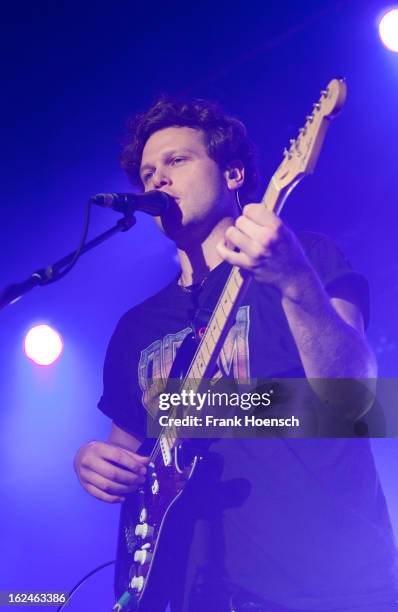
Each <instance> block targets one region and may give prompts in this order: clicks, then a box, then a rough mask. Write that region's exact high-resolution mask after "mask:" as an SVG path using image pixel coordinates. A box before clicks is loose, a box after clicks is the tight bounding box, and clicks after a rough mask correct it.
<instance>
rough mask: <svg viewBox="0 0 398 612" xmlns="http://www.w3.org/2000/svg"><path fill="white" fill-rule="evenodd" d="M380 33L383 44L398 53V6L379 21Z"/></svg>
mask: <svg viewBox="0 0 398 612" xmlns="http://www.w3.org/2000/svg"><path fill="white" fill-rule="evenodd" d="M379 34H380V38H381V41H382V43H383V45H385V46H386V47H387V49H389V50H390V51H395V52H396V53H398V8H394V9H391V10H389V11H387V13H385V14H384V15H383V17H382V18H381V20H380V23H379Z"/></svg>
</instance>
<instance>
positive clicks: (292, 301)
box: [217, 204, 377, 418]
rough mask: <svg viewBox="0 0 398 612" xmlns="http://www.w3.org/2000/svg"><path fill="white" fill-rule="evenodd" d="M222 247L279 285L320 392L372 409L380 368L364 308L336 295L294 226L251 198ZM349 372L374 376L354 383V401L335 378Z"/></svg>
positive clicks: (347, 406)
mask: <svg viewBox="0 0 398 612" xmlns="http://www.w3.org/2000/svg"><path fill="white" fill-rule="evenodd" d="M228 243H230V244H228ZM231 244H232V248H231V246H230V245H231ZM234 247H238V248H239V252H236V251H235V250H234ZM217 248H218V251H219V253H220V255H221V256H222V257H223V258H224V259H225V260H226V261H228V262H229V263H231V264H233V265H237V266H240V267H241V268H243V269H245V270H248V271H249V272H250V273H251V274H252V275H253V276H254V278H256V279H257V280H258V281H259V282H264V283H269V284H272V285H273V286H275V287H276V288H277V289H278V290H279V292H280V295H281V304H282V307H283V310H284V312H285V315H286V318H287V321H288V324H289V327H290V330H291V333H292V336H293V338H294V341H295V343H296V346H297V350H298V352H299V355H300V358H301V361H302V364H303V368H304V371H305V374H306V376H307V378H308V379H309V381H310V382H311V385H312V386H313V388H314V390H315V391H316V392H317V394H318V395H319V396H320V398H321V399H323V400H324V401H328V402H330V403H332V404H333V405H335V406H338V407H339V408H340V407H341V409H342V410H343V411H344V410H348V411H349V413H347V412H346V413H345V415H344V416H348V417H350V418H356V417H358V416H360V415H361V414H363V413H364V412H366V410H367V409H368V408H369V407H370V405H371V403H372V400H373V394H372V391H373V388H374V381H372V379H374V378H375V377H376V375H377V368H376V361H375V358H374V355H373V352H372V351H371V349H370V347H369V345H368V343H367V342H366V339H365V338H364V334H363V321H362V316H361V313H360V312H359V310H358V308H357V307H356V306H355V305H354V304H353V303H351V302H350V301H349V300H347V299H341V298H338V297H336V298H332V299H330V297H329V296H328V294H327V292H326V290H325V289H324V287H323V285H322V283H321V281H320V279H319V278H318V276H317V274H316V272H315V270H314V269H313V267H312V266H311V264H310V262H309V261H308V259H307V256H306V255H305V253H304V251H303V249H302V247H301V245H300V243H299V242H298V240H297V238H296V237H295V235H294V234H293V232H291V230H289V228H288V227H287V226H285V225H284V224H283V223H282V221H281V220H280V219H279V217H277V216H276V215H275V214H274V213H272V212H270V211H268V210H267V209H266V208H265V207H264V206H259V205H258V204H249V205H248V206H245V208H244V211H243V215H242V216H241V217H239V218H238V219H237V220H236V223H235V226H231V227H229V228H228V229H227V231H226V243H224V244H222V243H221V244H219V245H218V246H217ZM344 378H345V379H361V381H362V382H364V379H368V381H367V382H366V385H363V384H362V385H358V384H356V385H351V386H350V389H349V391H350V397H349V400H350V401H349V402H347V387H345V386H344V385H343V384H340V383H337V382H335V381H333V380H332V379H344ZM321 380H322V382H321ZM369 391H370V393H369Z"/></svg>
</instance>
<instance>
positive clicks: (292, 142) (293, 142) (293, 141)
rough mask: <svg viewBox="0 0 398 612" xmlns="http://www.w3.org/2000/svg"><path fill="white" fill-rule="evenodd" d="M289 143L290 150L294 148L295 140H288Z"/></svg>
mask: <svg viewBox="0 0 398 612" xmlns="http://www.w3.org/2000/svg"><path fill="white" fill-rule="evenodd" d="M289 143H290V148H292V147H294V145H295V144H296V140H295V139H294V138H291V139H290V140H289Z"/></svg>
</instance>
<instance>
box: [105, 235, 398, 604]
mask: <svg viewBox="0 0 398 612" xmlns="http://www.w3.org/2000/svg"><path fill="white" fill-rule="evenodd" d="M298 237H299V239H300V241H301V243H302V245H303V248H304V250H305V251H306V253H307V256H308V259H309V261H310V262H311V264H312V265H313V267H314V269H315V270H316V271H317V273H318V275H319V278H320V279H321V281H322V283H323V285H324V286H325V288H326V290H327V291H328V292H329V294H330V295H331V296H337V297H339V296H342V297H345V298H346V299H350V300H351V301H352V302H353V303H355V304H357V305H358V307H359V308H360V309H361V311H362V314H363V317H364V320H365V324H366V323H367V321H368V317H369V312H368V310H369V307H368V289H367V283H366V281H365V280H364V279H363V277H362V276H360V275H359V274H357V273H356V272H354V271H353V269H352V268H351V266H350V264H349V262H348V261H347V260H346V259H345V257H344V256H343V255H342V253H341V252H340V251H339V250H338V249H337V248H336V247H335V245H334V244H333V243H332V242H331V241H330V240H329V239H327V238H326V237H324V236H320V235H318V234H313V233H302V234H299V236H298ZM229 270H230V266H229V265H228V264H226V263H222V264H220V265H219V266H218V267H217V268H215V269H214V270H212V272H211V273H210V275H209V277H208V279H207V281H206V283H205V284H204V286H203V288H202V289H201V290H200V291H198V292H195V293H192V294H191V293H186V292H184V291H183V290H182V289H181V287H179V285H178V284H177V282H176V281H173V282H172V283H170V284H169V285H167V286H166V287H165V288H164V289H162V290H161V291H160V292H159V293H157V294H156V295H154V296H152V297H150V298H149V299H147V300H146V301H145V302H143V303H142V304H140V305H138V306H136V307H134V308H132V309H131V310H129V311H128V312H127V313H126V314H125V315H124V316H123V317H122V318H121V320H120V321H119V323H118V325H117V327H116V330H115V332H114V334H113V336H112V338H111V341H110V344H109V347H108V351H107V355H106V359H105V367H104V391H103V395H102V397H101V400H100V402H99V408H100V409H101V410H102V412H104V413H105V414H106V415H108V416H109V417H110V418H111V419H113V420H114V421H115V423H116V424H117V425H119V426H120V427H122V428H123V429H125V430H126V431H129V432H131V433H134V434H136V435H138V436H141V437H143V438H144V437H145V432H146V416H147V415H146V410H145V407H147V409H148V406H149V404H150V400H151V397H152V395H154V394H155V393H156V392H157V389H156V384H155V383H156V381H157V380H159V379H164V380H165V379H167V377H168V374H169V371H170V368H171V364H172V363H173V360H174V358H175V355H176V353H177V351H178V348H179V346H180V345H181V343H182V341H183V339H184V338H185V336H186V335H187V334H189V333H190V332H191V331H192V326H193V323H192V322H193V321H194V320H195V321H196V324H197V319H198V313H199V318H200V317H202V318H203V319H206V315H207V316H209V315H210V313H211V312H212V310H213V308H214V306H215V304H216V301H217V298H218V296H219V294H220V292H221V290H222V287H223V286H224V284H225V282H226V279H227V277H228V274H229ZM205 322H206V321H205V320H204V323H205ZM218 365H219V367H220V369H221V371H222V372H223V373H224V374H225V375H232V376H233V377H234V378H236V379H237V380H243V381H244V380H247V379H249V378H251V377H252V378H266V377H275V376H277V377H279V376H289V377H304V371H303V368H302V365H301V362H300V359H299V355H298V351H297V348H296V346H295V343H294V341H293V338H292V335H291V333H290V330H289V327H288V324H287V320H286V317H285V315H284V312H283V309H282V307H281V303H280V298H279V295H278V292H277V291H276V290H274V289H273V288H272V287H270V286H268V285H265V284H260V283H257V282H255V281H253V282H252V283H251V284H250V286H249V290H248V291H247V293H246V295H245V297H244V299H243V301H242V304H241V306H240V308H239V310H238V313H237V316H236V323H235V325H234V326H233V327H232V328H231V330H230V332H229V334H228V336H227V339H226V341H225V344H224V346H223V349H222V351H221V354H220V357H219V361H218ZM209 457H210V463H211V462H213V464H214V465H216V466H217V469H216V472H217V474H218V476H217V478H216V479H213V480H212V479H210V480H209V490H208V491H206V494H205V495H203V496H202V498H201V499H202V502H203V503H202V504H201V506H202V507H201V508H195V510H194V511H195V512H196V515H195V516H196V523H195V530H194V535H193V539H192V545H191V550H190V556H189V560H188V562H187V564H186V566H185V567H184V577H182V579H181V585H182V587H181V592H180V593H179V595H178V596H177V598H176V599H177V600H178V604H175V608H174V609H175V610H178V612H180V610H182V611H184V612H186V611H188V610H189V609H190V608H189V603H188V602H189V600H190V597H191V596H192V592H194V591H195V589H196V590H197V589H200V588H201V585H211V586H212V588H213V589H214V591H217V589H221V588H223V587H224V586H225V585H236V586H237V587H239V588H242V589H244V590H247V591H250V592H252V593H255V594H257V595H258V596H260V597H262V598H263V599H265V600H269V601H272V602H275V603H278V604H280V605H284V606H289V607H291V608H293V609H296V608H297V609H300V608H301V609H305V608H306V609H308V610H332V609H335V608H336V609H338V608H339V607H341V608H343V607H344V606H350V605H351V606H355V605H362V604H371V603H373V602H374V603H381V602H384V601H392V600H393V599H394V598H397V597H398V583H397V573H396V570H397V556H396V549H395V543H394V538H393V535H392V529H391V525H390V521H389V517H388V512H387V508H386V504H385V499H384V496H383V492H382V490H381V488H380V484H379V480H378V477H377V473H376V470H375V466H374V462H373V458H372V454H371V449H370V445H369V441H368V440H365V439H333V438H330V439H280V438H278V439H269V438H267V439H232V440H227V439H222V440H218V441H216V442H215V443H214V444H213V445H212V447H211V453H210V456H209Z"/></svg>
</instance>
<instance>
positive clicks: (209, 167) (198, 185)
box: [140, 127, 236, 246]
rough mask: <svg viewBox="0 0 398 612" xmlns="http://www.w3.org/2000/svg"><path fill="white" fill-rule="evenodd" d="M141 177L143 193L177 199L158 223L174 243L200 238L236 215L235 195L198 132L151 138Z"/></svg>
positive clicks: (165, 132)
mask: <svg viewBox="0 0 398 612" xmlns="http://www.w3.org/2000/svg"><path fill="white" fill-rule="evenodd" d="M140 176H141V180H142V182H143V185H144V189H145V191H150V190H153V189H159V190H161V191H164V192H166V193H168V194H169V195H171V196H172V197H173V198H175V200H176V203H177V204H176V206H175V207H171V208H170V209H169V210H168V211H167V212H166V213H165V214H164V215H163V216H162V219H160V218H159V217H158V218H156V221H157V224H158V225H159V227H161V228H162V229H163V231H164V232H165V233H166V234H167V235H168V236H169V238H171V239H172V240H174V241H175V242H176V243H177V245H178V244H180V245H181V246H184V243H186V241H187V240H192V238H195V239H196V240H198V239H199V240H200V239H202V238H203V237H204V236H205V235H206V234H207V233H208V232H209V231H210V230H211V229H212V227H214V225H215V224H216V223H217V222H218V221H219V220H220V219H222V218H224V217H226V216H234V215H235V214H236V207H235V199H234V198H235V194H234V193H233V192H232V191H231V190H230V189H228V187H227V181H226V178H225V176H224V173H223V172H221V170H220V169H219V167H218V165H217V164H216V162H215V161H214V160H213V159H211V158H210V157H209V156H208V154H207V150H206V147H205V144H204V142H203V134H202V132H201V131H199V130H196V129H193V128H189V127H168V128H164V129H162V130H159V131H158V132H155V133H154V134H152V135H151V136H150V137H149V139H148V140H147V142H146V144H145V147H144V150H143V152H142V159H141V168H140Z"/></svg>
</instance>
